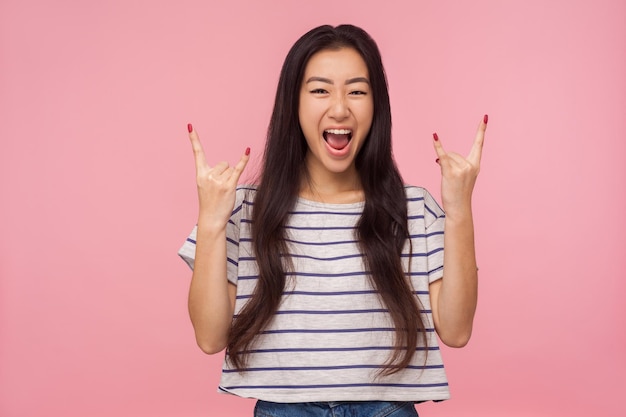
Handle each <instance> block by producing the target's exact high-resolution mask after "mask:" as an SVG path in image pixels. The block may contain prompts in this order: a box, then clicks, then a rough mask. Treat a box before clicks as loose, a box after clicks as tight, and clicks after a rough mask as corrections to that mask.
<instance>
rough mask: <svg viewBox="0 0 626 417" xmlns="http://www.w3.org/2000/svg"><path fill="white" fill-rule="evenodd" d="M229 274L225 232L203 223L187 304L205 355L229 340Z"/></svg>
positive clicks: (224, 344)
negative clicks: (227, 271)
mask: <svg viewBox="0 0 626 417" xmlns="http://www.w3.org/2000/svg"><path fill="white" fill-rule="evenodd" d="M226 274H227V273H226V229H225V227H213V226H208V225H206V224H205V223H203V222H202V220H200V221H199V222H198V228H197V235H196V257H195V262H194V271H193V276H192V279H191V286H190V289H189V302H188V304H189V315H190V317H191V322H192V324H193V327H194V331H195V334H196V341H197V343H198V345H199V346H200V348H201V349H202V350H203V351H204V352H206V353H217V352H219V351H221V350H223V349H224V347H225V346H226V343H227V340H228V332H229V331H230V326H231V322H232V317H233V311H234V300H232V299H231V294H230V291H229V286H230V285H229V283H228V280H227V278H226V276H227V275H226Z"/></svg>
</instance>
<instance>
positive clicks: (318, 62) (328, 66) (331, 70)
mask: <svg viewBox="0 0 626 417" xmlns="http://www.w3.org/2000/svg"><path fill="white" fill-rule="evenodd" d="M368 75H369V74H368V71H367V65H366V64H365V61H364V60H363V58H362V57H361V54H359V53H358V52H357V51H356V50H355V49H353V48H340V49H323V50H321V51H319V52H317V53H315V54H314V55H313V56H312V57H311V58H310V59H309V62H308V63H307V65H306V68H305V70H304V81H305V82H306V80H307V78H308V77H311V76H318V77H324V78H329V79H337V80H345V79H349V78H354V77H366V78H369V77H368Z"/></svg>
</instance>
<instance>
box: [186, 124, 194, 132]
mask: <svg viewBox="0 0 626 417" xmlns="http://www.w3.org/2000/svg"><path fill="white" fill-rule="evenodd" d="M187 130H188V131H189V133H191V132H192V131H193V126H192V125H191V123H189V124H188V125H187Z"/></svg>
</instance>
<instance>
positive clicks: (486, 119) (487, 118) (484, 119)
mask: <svg viewBox="0 0 626 417" xmlns="http://www.w3.org/2000/svg"><path fill="white" fill-rule="evenodd" d="M488 121H489V116H488V115H485V117H483V122H485V124H487V122H488Z"/></svg>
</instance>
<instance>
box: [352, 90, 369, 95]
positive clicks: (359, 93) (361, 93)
mask: <svg viewBox="0 0 626 417" xmlns="http://www.w3.org/2000/svg"><path fill="white" fill-rule="evenodd" d="M350 95H353V96H365V95H367V92H366V91H361V90H355V91H350Z"/></svg>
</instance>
